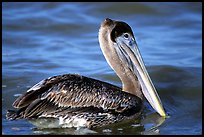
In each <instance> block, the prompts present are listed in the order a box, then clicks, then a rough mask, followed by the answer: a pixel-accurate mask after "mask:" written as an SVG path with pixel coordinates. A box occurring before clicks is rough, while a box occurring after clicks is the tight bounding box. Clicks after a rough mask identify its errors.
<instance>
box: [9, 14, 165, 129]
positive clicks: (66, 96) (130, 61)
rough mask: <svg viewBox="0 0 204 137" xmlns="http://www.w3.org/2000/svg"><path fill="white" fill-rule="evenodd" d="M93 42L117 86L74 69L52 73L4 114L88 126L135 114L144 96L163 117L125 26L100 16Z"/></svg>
mask: <svg viewBox="0 0 204 137" xmlns="http://www.w3.org/2000/svg"><path fill="white" fill-rule="evenodd" d="M99 43H100V47H101V50H102V52H103V54H104V56H105V58H106V61H107V62H108V64H109V65H110V66H111V68H112V69H113V70H114V71H115V73H116V74H117V75H118V77H119V78H120V80H121V82H122V88H120V87H117V86H114V85H112V84H109V83H106V82H103V81H100V80H96V79H92V78H88V77H85V76H81V75H78V74H64V75H58V76H53V77H50V78H47V79H44V80H42V81H40V82H39V83H37V84H36V85H34V86H33V87H32V88H30V89H29V90H27V92H26V93H24V94H23V95H21V96H20V97H18V98H17V99H16V100H15V102H14V103H13V107H14V108H16V110H8V111H7V119H9V120H16V119H27V120H28V121H30V122H31V123H32V124H34V125H35V126H37V127H38V128H60V127H62V128H67V127H87V128H92V127H98V126H103V125H107V124H111V123H115V122H119V121H122V120H124V119H128V118H133V117H134V118H139V116H140V115H141V113H142V110H143V101H144V97H146V99H147V100H148V101H149V103H150V104H151V106H152V107H153V108H154V109H155V110H156V111H157V112H158V113H159V114H160V115H161V116H163V117H165V116H166V114H165V111H164V108H163V106H162V103H161V100H160V98H159V96H158V94H157V92H156V89H155V87H154V85H153V83H152V81H151V79H150V77H149V75H148V73H147V70H146V68H145V65H144V62H143V59H142V57H141V54H140V52H139V49H138V46H137V43H136V41H135V38H134V35H133V32H132V29H131V27H130V26H129V25H128V24H127V23H125V22H122V21H116V20H112V19H109V18H106V19H105V20H104V21H103V22H102V23H101V26H100V29H99Z"/></svg>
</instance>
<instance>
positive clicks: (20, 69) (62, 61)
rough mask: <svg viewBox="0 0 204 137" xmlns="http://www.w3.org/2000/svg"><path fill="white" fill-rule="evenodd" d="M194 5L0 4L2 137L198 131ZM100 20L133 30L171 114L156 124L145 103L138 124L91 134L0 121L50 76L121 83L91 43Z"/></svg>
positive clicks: (198, 33) (198, 32) (198, 41)
mask: <svg viewBox="0 0 204 137" xmlns="http://www.w3.org/2000/svg"><path fill="white" fill-rule="evenodd" d="M201 4H202V3H198V2H197V3H196V2H192V3H187V2H183V3H179V2H177V3H170V2H169V3H166V2H162V3H147V2H146V3H142V2H139V3H138V2H134V3H126V2H124V3H119V2H118V3H113V2H109V3H74V2H72V3H6V2H5V3H2V28H3V29H2V134H167V135H169V134H201V133H202V122H201V121H202V96H201V95H202V84H201V81H202V76H201V75H202V71H201V70H202V63H201V62H202V5H201ZM106 17H109V18H112V19H116V20H121V21H125V22H127V23H128V24H129V25H130V26H131V27H132V29H133V32H134V35H135V37H136V41H137V44H138V46H139V49H140V52H141V54H142V56H143V59H144V61H145V64H146V67H147V70H148V72H149V74H150V76H151V78H152V81H153V83H154V85H155V87H156V88H157V90H158V93H159V95H160V97H161V100H162V102H163V104H164V107H165V109H166V111H167V113H168V114H169V115H170V117H169V118H167V119H166V120H165V121H163V120H162V119H160V117H159V116H158V115H157V114H156V113H155V112H154V111H153V110H152V109H151V107H149V106H148V104H147V105H146V106H147V109H146V110H145V112H144V113H145V115H146V117H145V118H144V119H143V121H142V123H140V124H138V123H137V121H136V120H131V121H125V122H124V123H123V122H122V123H119V124H114V125H111V126H106V127H102V128H96V129H93V131H94V133H93V132H91V133H87V131H77V130H75V129H57V130H54V129H47V130H39V129H35V127H34V126H33V125H31V124H30V123H28V122H27V121H25V120H19V121H8V120H6V118H5V113H6V110H7V109H12V103H13V101H14V100H15V99H16V98H17V96H18V95H19V94H22V93H24V92H25V91H26V90H27V89H29V88H30V87H31V86H33V85H34V84H36V83H37V82H39V81H40V80H42V79H45V78H47V77H50V76H53V75H59V74H65V73H78V74H81V75H84V76H88V77H92V78H95V79H99V80H102V81H106V82H109V83H112V84H115V85H117V86H121V82H120V80H119V78H118V77H117V76H116V75H115V73H114V72H113V70H112V69H111V68H110V67H109V65H108V64H107V62H106V61H105V58H104V56H103V54H102V52H101V50H100V47H99V43H98V29H99V27H100V23H101V22H102V21H103V20H104V19H105V18H106ZM161 121H162V122H161ZM158 122H161V123H162V124H161V125H160V126H159V127H157V128H156V129H154V130H150V128H151V127H152V126H154V125H155V124H157V123H158ZM95 132H96V133H95Z"/></svg>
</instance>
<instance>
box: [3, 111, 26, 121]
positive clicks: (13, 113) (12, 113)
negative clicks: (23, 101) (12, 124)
mask: <svg viewBox="0 0 204 137" xmlns="http://www.w3.org/2000/svg"><path fill="white" fill-rule="evenodd" d="M6 118H7V119H8V120H16V119H20V118H23V115H22V114H21V113H19V111H15V110H8V111H7V113H6Z"/></svg>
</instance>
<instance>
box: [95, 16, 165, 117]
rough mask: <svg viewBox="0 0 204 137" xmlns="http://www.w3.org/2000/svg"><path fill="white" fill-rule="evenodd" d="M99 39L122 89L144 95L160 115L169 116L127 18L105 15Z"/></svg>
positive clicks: (141, 96)
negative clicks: (122, 19)
mask: <svg viewBox="0 0 204 137" xmlns="http://www.w3.org/2000/svg"><path fill="white" fill-rule="evenodd" d="M99 43H100V47H101V50H102V52H103V54H104V56H105V58H106V60H107V62H108V64H109V65H110V66H111V68H112V69H113V70H114V71H115V72H116V74H117V75H118V77H119V78H120V79H121V81H122V90H123V91H125V92H129V93H131V94H134V95H136V96H138V97H140V98H141V99H143V95H144V96H145V97H146V99H147V100H148V102H149V103H150V105H151V106H152V107H153V108H154V109H155V110H156V111H157V112H158V113H159V114H160V115H161V116H166V114H165V111H164V108H163V106H162V103H161V100H160V98H159V96H158V94H157V91H156V89H155V87H154V85H153V83H152V81H151V79H150V77H149V75H148V73H147V70H146V68H145V65H144V62H143V59H142V57H141V54H140V52H139V49H138V46H137V43H136V41H135V38H134V35H133V32H132V29H131V27H130V26H129V25H128V24H127V23H125V22H122V21H115V20H111V19H109V18H106V19H105V20H104V21H103V22H102V23H101V27H100V29H99Z"/></svg>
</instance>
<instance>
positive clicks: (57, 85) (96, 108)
mask: <svg viewBox="0 0 204 137" xmlns="http://www.w3.org/2000/svg"><path fill="white" fill-rule="evenodd" d="M141 104H142V100H141V99H140V98H139V97H137V96H134V95H132V94H130V93H127V92H124V91H122V90H121V88H119V87H116V86H114V85H111V84H108V83H106V82H102V81H99V80H95V79H92V78H87V77H85V76H80V75H77V74H65V75H59V76H53V77H50V78H48V79H45V80H43V81H41V82H39V83H38V84H36V85H35V86H33V87H32V88H31V89H29V90H28V91H27V92H26V93H25V94H23V95H22V96H20V97H19V98H18V99H17V100H16V101H15V102H14V103H13V106H14V107H15V108H17V109H18V110H17V111H8V113H7V118H8V119H10V120H14V119H20V118H26V119H35V118H46V117H49V118H59V117H62V118H65V119H71V118H72V117H73V116H75V117H77V118H84V119H85V120H86V121H87V125H86V126H87V127H93V126H101V125H104V124H108V123H114V122H116V121H120V120H122V119H124V118H125V117H129V116H131V115H134V114H136V113H138V112H140V111H141V107H142V106H141ZM99 123H100V124H99Z"/></svg>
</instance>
